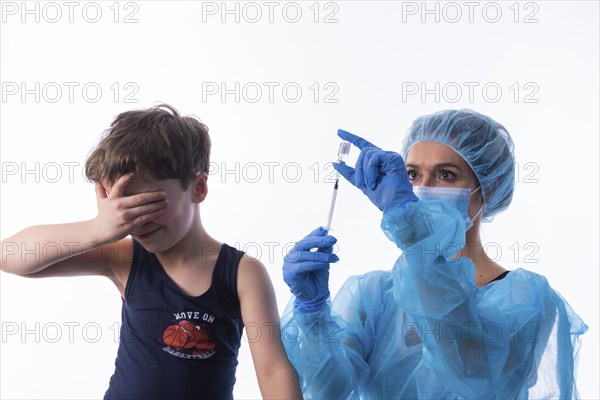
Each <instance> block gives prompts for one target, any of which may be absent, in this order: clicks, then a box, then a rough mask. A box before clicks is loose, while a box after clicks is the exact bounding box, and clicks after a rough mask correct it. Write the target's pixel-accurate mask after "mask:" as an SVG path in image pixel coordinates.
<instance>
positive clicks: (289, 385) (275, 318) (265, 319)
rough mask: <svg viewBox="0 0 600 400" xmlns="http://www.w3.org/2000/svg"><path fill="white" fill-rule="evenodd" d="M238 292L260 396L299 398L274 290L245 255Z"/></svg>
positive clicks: (257, 265)
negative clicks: (285, 347)
mask: <svg viewBox="0 0 600 400" xmlns="http://www.w3.org/2000/svg"><path fill="white" fill-rule="evenodd" d="M238 295H239V299H240V307H241V310H242V318H243V319H244V325H245V326H247V327H248V329H249V331H250V333H249V335H252V336H253V340H249V343H250V352H251V353H252V361H253V362H254V368H255V370H256V376H257V378H258V385H259V387H260V391H261V393H262V397H263V398H264V399H302V392H301V390H300V384H299V382H298V375H297V374H296V371H295V370H294V368H293V367H292V365H291V364H290V362H289V361H288V359H287V355H286V353H285V350H284V348H283V345H282V343H281V334H280V329H279V312H278V311H277V302H276V298H275V291H274V290H273V285H272V284H271V279H270V278H269V275H268V273H267V270H266V269H265V267H264V265H263V264H262V263H261V262H260V261H258V260H255V259H253V258H250V257H248V256H244V257H243V258H242V260H241V261H240V267H239V270H238ZM255 331H256V332H255ZM255 335H256V336H255Z"/></svg>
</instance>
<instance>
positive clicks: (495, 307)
mask: <svg viewBox="0 0 600 400" xmlns="http://www.w3.org/2000/svg"><path fill="white" fill-rule="evenodd" d="M381 227H382V229H383V231H384V233H385V234H386V235H387V236H388V238H389V239H390V240H392V241H393V242H394V243H396V245H397V246H398V247H399V248H400V249H402V251H403V253H402V255H401V256H400V257H399V258H398V260H397V261H396V264H395V265H394V269H393V279H394V298H395V299H396V301H398V302H399V303H400V304H401V306H402V308H403V309H404V312H405V313H406V314H407V316H408V324H411V326H412V328H413V331H414V332H416V334H418V336H419V338H420V340H421V341H422V343H423V355H422V356H423V358H422V361H421V365H420V366H419V367H420V368H422V369H424V370H427V371H429V372H430V373H431V374H433V376H434V377H435V378H436V379H437V380H439V381H440V382H441V383H442V385H443V386H444V387H445V389H447V390H448V391H449V392H452V393H455V394H457V395H458V396H459V397H462V398H488V399H492V398H527V397H529V396H530V395H531V394H530V393H529V389H530V388H532V389H531V392H532V393H535V398H556V397H558V398H561V399H572V398H577V397H578V394H577V390H576V388H575V379H574V377H575V366H576V359H577V350H578V344H579V335H581V334H583V333H584V332H585V331H586V330H587V326H586V325H585V324H584V323H583V322H582V321H581V319H579V317H578V316H577V315H576V314H575V313H574V312H573V310H571V308H570V307H569V306H568V304H567V303H566V302H565V301H564V300H563V299H562V298H561V297H560V296H559V295H558V293H556V292H555V291H554V290H552V289H551V288H550V286H549V285H548V282H547V281H546V279H545V278H544V277H542V276H540V275H537V274H534V273H531V272H528V271H525V270H522V269H517V270H515V271H512V272H511V273H509V274H508V275H507V277H505V278H504V279H502V280H501V281H498V282H495V283H492V284H488V285H485V286H484V287H482V288H478V287H477V286H475V284H474V282H475V265H474V264H473V262H472V261H471V259H469V258H466V257H459V258H455V259H452V258H453V256H454V255H455V254H456V253H458V251H459V250H460V249H462V248H463V247H464V245H465V225H464V221H463V220H462V218H460V215H459V214H458V212H457V211H456V210H455V209H454V208H453V207H451V206H449V205H447V204H445V203H442V202H434V201H431V202H427V201H421V202H416V203H411V204H409V205H408V206H407V207H406V208H405V209H396V210H392V211H390V212H388V213H386V214H384V216H383V219H382V224H381ZM552 367H554V369H552ZM540 374H543V375H540ZM419 392H420V394H421V396H422V397H426V398H430V397H431V398H435V397H437V396H436V393H430V392H428V391H427V385H423V387H422V389H421V390H420V391H419ZM528 393H529V394H528ZM421 396H420V397H421Z"/></svg>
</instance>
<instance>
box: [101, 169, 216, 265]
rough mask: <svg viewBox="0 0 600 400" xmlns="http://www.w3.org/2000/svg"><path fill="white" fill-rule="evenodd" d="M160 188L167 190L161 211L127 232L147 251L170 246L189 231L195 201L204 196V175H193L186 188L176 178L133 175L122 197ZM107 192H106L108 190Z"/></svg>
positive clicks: (156, 251)
mask: <svg viewBox="0 0 600 400" xmlns="http://www.w3.org/2000/svg"><path fill="white" fill-rule="evenodd" d="M161 190H162V191H165V192H166V193H167V206H166V208H165V212H164V213H163V214H162V215H160V216H159V217H157V218H156V219H154V220H152V221H148V222H147V223H145V224H144V225H142V226H141V227H139V228H137V229H136V230H135V231H134V232H131V236H132V237H133V238H134V239H135V240H137V241H138V242H140V244H141V245H142V246H144V248H145V249H146V250H147V251H149V252H151V253H160V252H164V251H167V250H169V249H171V248H173V247H174V246H175V245H176V244H178V243H179V242H180V241H181V240H182V239H183V238H184V237H185V236H186V235H187V233H188V232H190V229H191V228H192V225H193V224H194V222H195V221H196V217H197V213H198V207H197V203H200V202H201V201H202V200H204V198H205V197H206V193H207V186H206V176H205V175H203V174H199V175H198V176H196V177H195V178H194V179H192V181H191V183H190V184H189V186H188V187H187V189H186V190H183V189H182V188H181V182H180V181H179V180H178V179H161V180H156V179H145V178H138V177H136V178H135V179H134V180H133V181H131V182H129V183H128V184H127V186H126V187H125V191H124V193H123V196H131V195H135V194H138V193H143V192H154V191H161ZM108 191H109V193H110V189H108Z"/></svg>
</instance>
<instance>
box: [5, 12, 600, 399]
mask: <svg viewBox="0 0 600 400" xmlns="http://www.w3.org/2000/svg"><path fill="white" fill-rule="evenodd" d="M70 7H71V8H70ZM225 7H226V8H227V9H228V10H232V11H231V13H224V10H225ZM25 8H27V9H28V10H32V11H30V12H27V11H26V10H25ZM425 8H427V10H430V12H429V13H428V12H426V11H427V10H426V9H425ZM298 10H300V12H301V14H297V12H298ZM98 11H100V12H101V14H98ZM117 11H118V13H117ZM317 11H318V13H317ZM498 11H499V12H500V14H498ZM270 12H271V13H270ZM259 13H260V15H259ZM598 15H599V7H598V2H596V1H569V2H567V1H551V2H544V1H537V2H520V3H515V2H497V3H493V2H472V3H470V5H469V4H467V3H465V2H454V3H440V2H428V3H427V4H426V5H423V4H422V3H421V2H400V1H397V2H395V1H384V2H366V1H365V2H361V1H338V2H321V3H318V4H315V3H314V2H312V1H311V2H297V3H291V2H273V3H271V5H269V4H266V3H264V2H256V3H240V2H228V3H227V5H224V4H223V3H222V2H204V3H202V2H195V1H181V2H169V3H167V2H166V1H136V2H120V3H116V4H115V2H112V1H109V2H98V3H93V2H74V3H72V5H67V4H65V3H64V2H55V3H45V2H27V3H25V5H24V4H23V3H22V2H20V1H18V2H9V1H4V2H2V27H1V31H0V32H1V41H0V45H1V53H0V55H1V65H0V67H1V71H0V72H1V81H2V102H1V113H2V115H1V124H0V128H1V138H2V142H1V157H2V190H1V223H0V229H1V237H2V238H6V237H8V236H10V235H12V234H14V233H16V232H18V231H19V230H21V229H23V228H25V227H27V226H30V225H35V224H46V223H60V222H71V221H78V220H84V219H90V218H93V217H94V216H95V215H96V214H95V212H96V208H95V207H96V206H95V195H94V189H93V186H92V185H91V184H90V183H87V182H86V181H85V180H84V179H83V178H82V165H83V163H84V162H85V158H86V156H87V154H88V153H89V151H90V149H91V148H92V147H93V146H94V145H95V143H96V142H97V141H98V139H99V137H100V135H101V133H102V131H103V130H104V129H105V128H107V127H108V125H109V123H110V122H111V120H112V118H113V117H114V116H115V115H116V114H118V113H119V112H122V111H125V110H129V109H133V108H141V107H143V108H145V107H149V106H151V105H153V104H156V103H157V102H168V103H170V104H172V105H174V106H175V107H176V108H178V109H179V110H180V111H181V112H182V113H183V114H195V115H197V116H199V117H200V118H201V119H202V120H203V121H204V122H205V123H206V124H207V125H208V126H209V128H210V133H211V136H212V140H213V151H212V161H213V164H212V167H213V170H212V173H211V176H210V178H209V188H210V192H209V196H208V198H207V199H206V201H205V202H204V203H202V205H201V213H202V218H203V222H204V224H205V227H206V228H207V230H208V231H209V232H210V233H211V234H212V235H213V236H215V237H216V238H218V239H219V240H221V241H224V242H227V243H229V244H231V245H234V246H237V247H238V248H241V249H244V250H246V251H247V252H248V253H249V254H251V255H254V256H257V257H259V258H260V259H261V260H262V261H263V262H264V263H265V265H266V266H267V268H268V270H269V272H270V274H271V278H272V280H273V283H274V286H275V289H276V291H277V296H278V301H279V308H280V311H283V308H284V306H285V304H286V302H287V299H288V289H287V287H286V285H285V283H284V282H283V280H282V278H281V272H280V271H281V263H282V258H283V255H284V252H285V247H286V244H288V243H291V242H294V241H296V240H299V239H300V238H301V237H303V236H304V235H305V234H306V233H308V232H309V231H311V230H312V229H314V228H315V227H317V226H319V225H323V224H324V223H325V219H326V214H327V208H328V206H329V199H330V193H331V189H332V185H331V183H329V182H327V180H328V177H329V176H330V175H329V174H330V173H331V168H330V167H328V166H327V164H326V163H327V162H330V161H333V159H334V158H335V155H336V152H337V147H338V143H339V140H338V139H337V137H336V131H337V129H338V128H344V129H346V130H349V131H351V132H355V133H358V134H360V135H363V136H365V137H367V138H369V139H370V140H371V141H372V142H374V143H375V144H377V145H379V146H380V147H383V148H386V149H395V150H399V149H400V144H401V139H402V137H403V135H404V133H405V132H406V130H407V128H408V127H409V125H410V122H411V121H412V120H413V119H414V118H415V117H417V116H419V115H422V114H426V113H430V112H433V111H437V110H440V109H447V108H462V107H467V108H472V109H475V110H478V111H480V112H482V113H485V114H488V115H490V116H492V117H493V118H495V119H496V120H498V121H499V122H501V123H502V124H504V125H505V126H506V128H507V129H508V131H509V132H510V133H511V135H512V137H513V139H514V142H515V145H516V157H517V161H518V166H517V171H518V179H517V184H516V191H515V196H514V201H513V204H512V206H511V207H510V208H509V210H508V211H506V212H505V213H504V214H501V215H500V216H498V217H497V218H496V219H495V221H494V222H493V223H491V224H487V225H484V227H483V235H484V242H485V243H487V244H488V246H489V248H488V249H489V250H490V255H491V256H492V257H495V258H496V259H497V260H498V262H500V263H501V264H502V265H503V266H505V267H506V268H509V269H514V268H517V267H522V268H526V269H529V270H532V271H534V272H537V273H540V274H543V275H545V276H546V277H547V278H548V280H549V281H550V283H551V285H552V286H553V287H554V288H555V289H557V290H558V291H559V292H560V293H561V294H562V295H563V296H564V297H565V298H566V299H567V300H568V301H569V303H570V304H571V306H572V307H573V308H574V309H575V310H576V311H577V312H578V314H579V315H580V316H581V317H582V318H583V319H584V321H585V322H586V323H587V324H588V325H589V327H590V330H589V331H588V333H587V334H586V335H584V337H583V347H582V349H581V354H580V362H579V375H578V377H579V379H578V382H579V389H580V393H581V396H582V397H583V398H587V399H592V398H594V399H597V398H599V397H600V393H599V389H598V380H597V377H598V373H599V367H598V363H599V361H598V360H599V349H598V342H599V338H598V314H599V310H598V303H599V298H598V292H599V290H598V281H599V279H598V266H599V262H598V182H599V176H598V132H599V130H598V128H599V127H598V109H599V104H598V93H599V84H598V71H599V65H598V48H599V43H598V35H599V26H598ZM236 18H237V19H238V21H236ZM36 19H37V21H36ZM115 20H116V22H115ZM94 21H95V22H94ZM126 21H127V22H126ZM294 21H295V22H294ZM265 82H267V83H265ZM236 83H238V84H239V90H237V91H236V89H235V88H236ZM36 85H38V86H36ZM221 85H223V86H222V87H221ZM436 85H437V86H436ZM284 87H285V90H283V88H284ZM436 87H437V88H439V89H438V90H436ZM70 88H72V92H71V91H70ZM84 88H85V89H84ZM98 88H99V89H100V91H101V92H98V91H97V89H98ZM215 88H218V90H219V92H218V93H216V94H213V92H211V91H210V90H212V89H215ZM257 88H259V89H261V93H259V92H258V91H257ZM269 88H273V92H272V93H270V92H269ZM298 88H300V90H301V93H300V92H297V89H298ZM317 88H318V93H317ZM415 88H417V89H418V93H414V91H413V92H411V91H410V90H413V89H415ZM469 88H472V89H473V91H472V92H470V89H469ZM484 88H485V89H484ZM117 89H118V90H117ZM221 89H226V90H229V92H226V93H225V95H224V97H221V94H222V92H221ZM409 89H410V90H409ZM422 89H425V90H426V91H423V90H422ZM457 89H460V90H461V91H460V92H459V91H457ZM259 94H260V96H259ZM317 94H318V96H317ZM236 95H237V96H239V97H238V98H237V99H236ZM356 154H357V152H356V151H354V156H355V157H356ZM227 171H229V172H227ZM379 221H380V214H379V212H378V210H376V209H375V208H374V207H373V206H372V205H371V204H370V203H369V201H368V200H367V199H366V198H365V197H364V196H363V195H362V194H361V193H360V192H359V191H358V190H354V188H352V187H350V186H349V185H347V184H345V183H342V185H341V188H340V193H339V196H338V205H337V209H336V212H335V217H334V230H333V234H335V235H336V236H337V237H338V239H339V248H338V249H337V253H338V255H339V256H340V259H341V261H340V262H339V263H338V265H335V266H334V267H333V268H332V272H331V289H332V293H336V292H337V290H338V289H339V287H340V286H341V284H342V283H343V281H344V280H345V279H346V278H347V277H348V276H350V275H353V274H359V273H364V272H366V271H369V270H372V269H390V268H391V267H392V265H393V263H394V261H395V259H396V257H397V256H398V250H397V249H395V248H394V246H393V244H391V243H390V242H389V241H387V239H386V238H385V237H384V235H383V234H382V233H381V231H380V229H379ZM0 279H1V281H0V285H1V286H0V291H1V294H0V296H1V321H2V341H1V343H0V345H1V354H2V356H1V375H0V380H1V388H0V397H1V398H11V399H12V398H23V399H24V398H27V399H30V398H99V397H102V396H103V394H104V391H105V390H106V387H107V384H108V380H109V378H110V376H111V374H112V372H113V368H114V364H113V363H114V358H115V356H116V350H117V345H118V344H117V340H116V338H115V335H116V332H117V330H118V327H119V323H120V306H121V300H120V298H119V295H118V292H117V291H116V290H115V288H114V287H113V286H112V284H111V283H110V282H109V281H108V280H106V279H102V278H94V277H86V278H71V279H46V280H28V279H24V278H19V277H15V276H11V275H8V274H2V275H0ZM245 342H246V340H245V341H244V343H243V345H242V351H241V354H240V365H239V368H238V374H237V377H238V382H237V385H236V388H235V395H236V397H237V398H258V397H260V393H259V391H258V387H257V384H256V378H255V376H254V370H253V367H252V362H251V357H250V354H249V351H248V346H247V344H246V343H245Z"/></svg>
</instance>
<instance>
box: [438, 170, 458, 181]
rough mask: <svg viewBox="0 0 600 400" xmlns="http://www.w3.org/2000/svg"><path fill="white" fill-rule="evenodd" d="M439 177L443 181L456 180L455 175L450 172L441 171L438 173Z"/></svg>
mask: <svg viewBox="0 0 600 400" xmlns="http://www.w3.org/2000/svg"><path fill="white" fill-rule="evenodd" d="M440 177H441V178H442V180H444V181H453V180H455V179H456V175H455V174H454V173H452V172H450V171H442V172H440Z"/></svg>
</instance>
